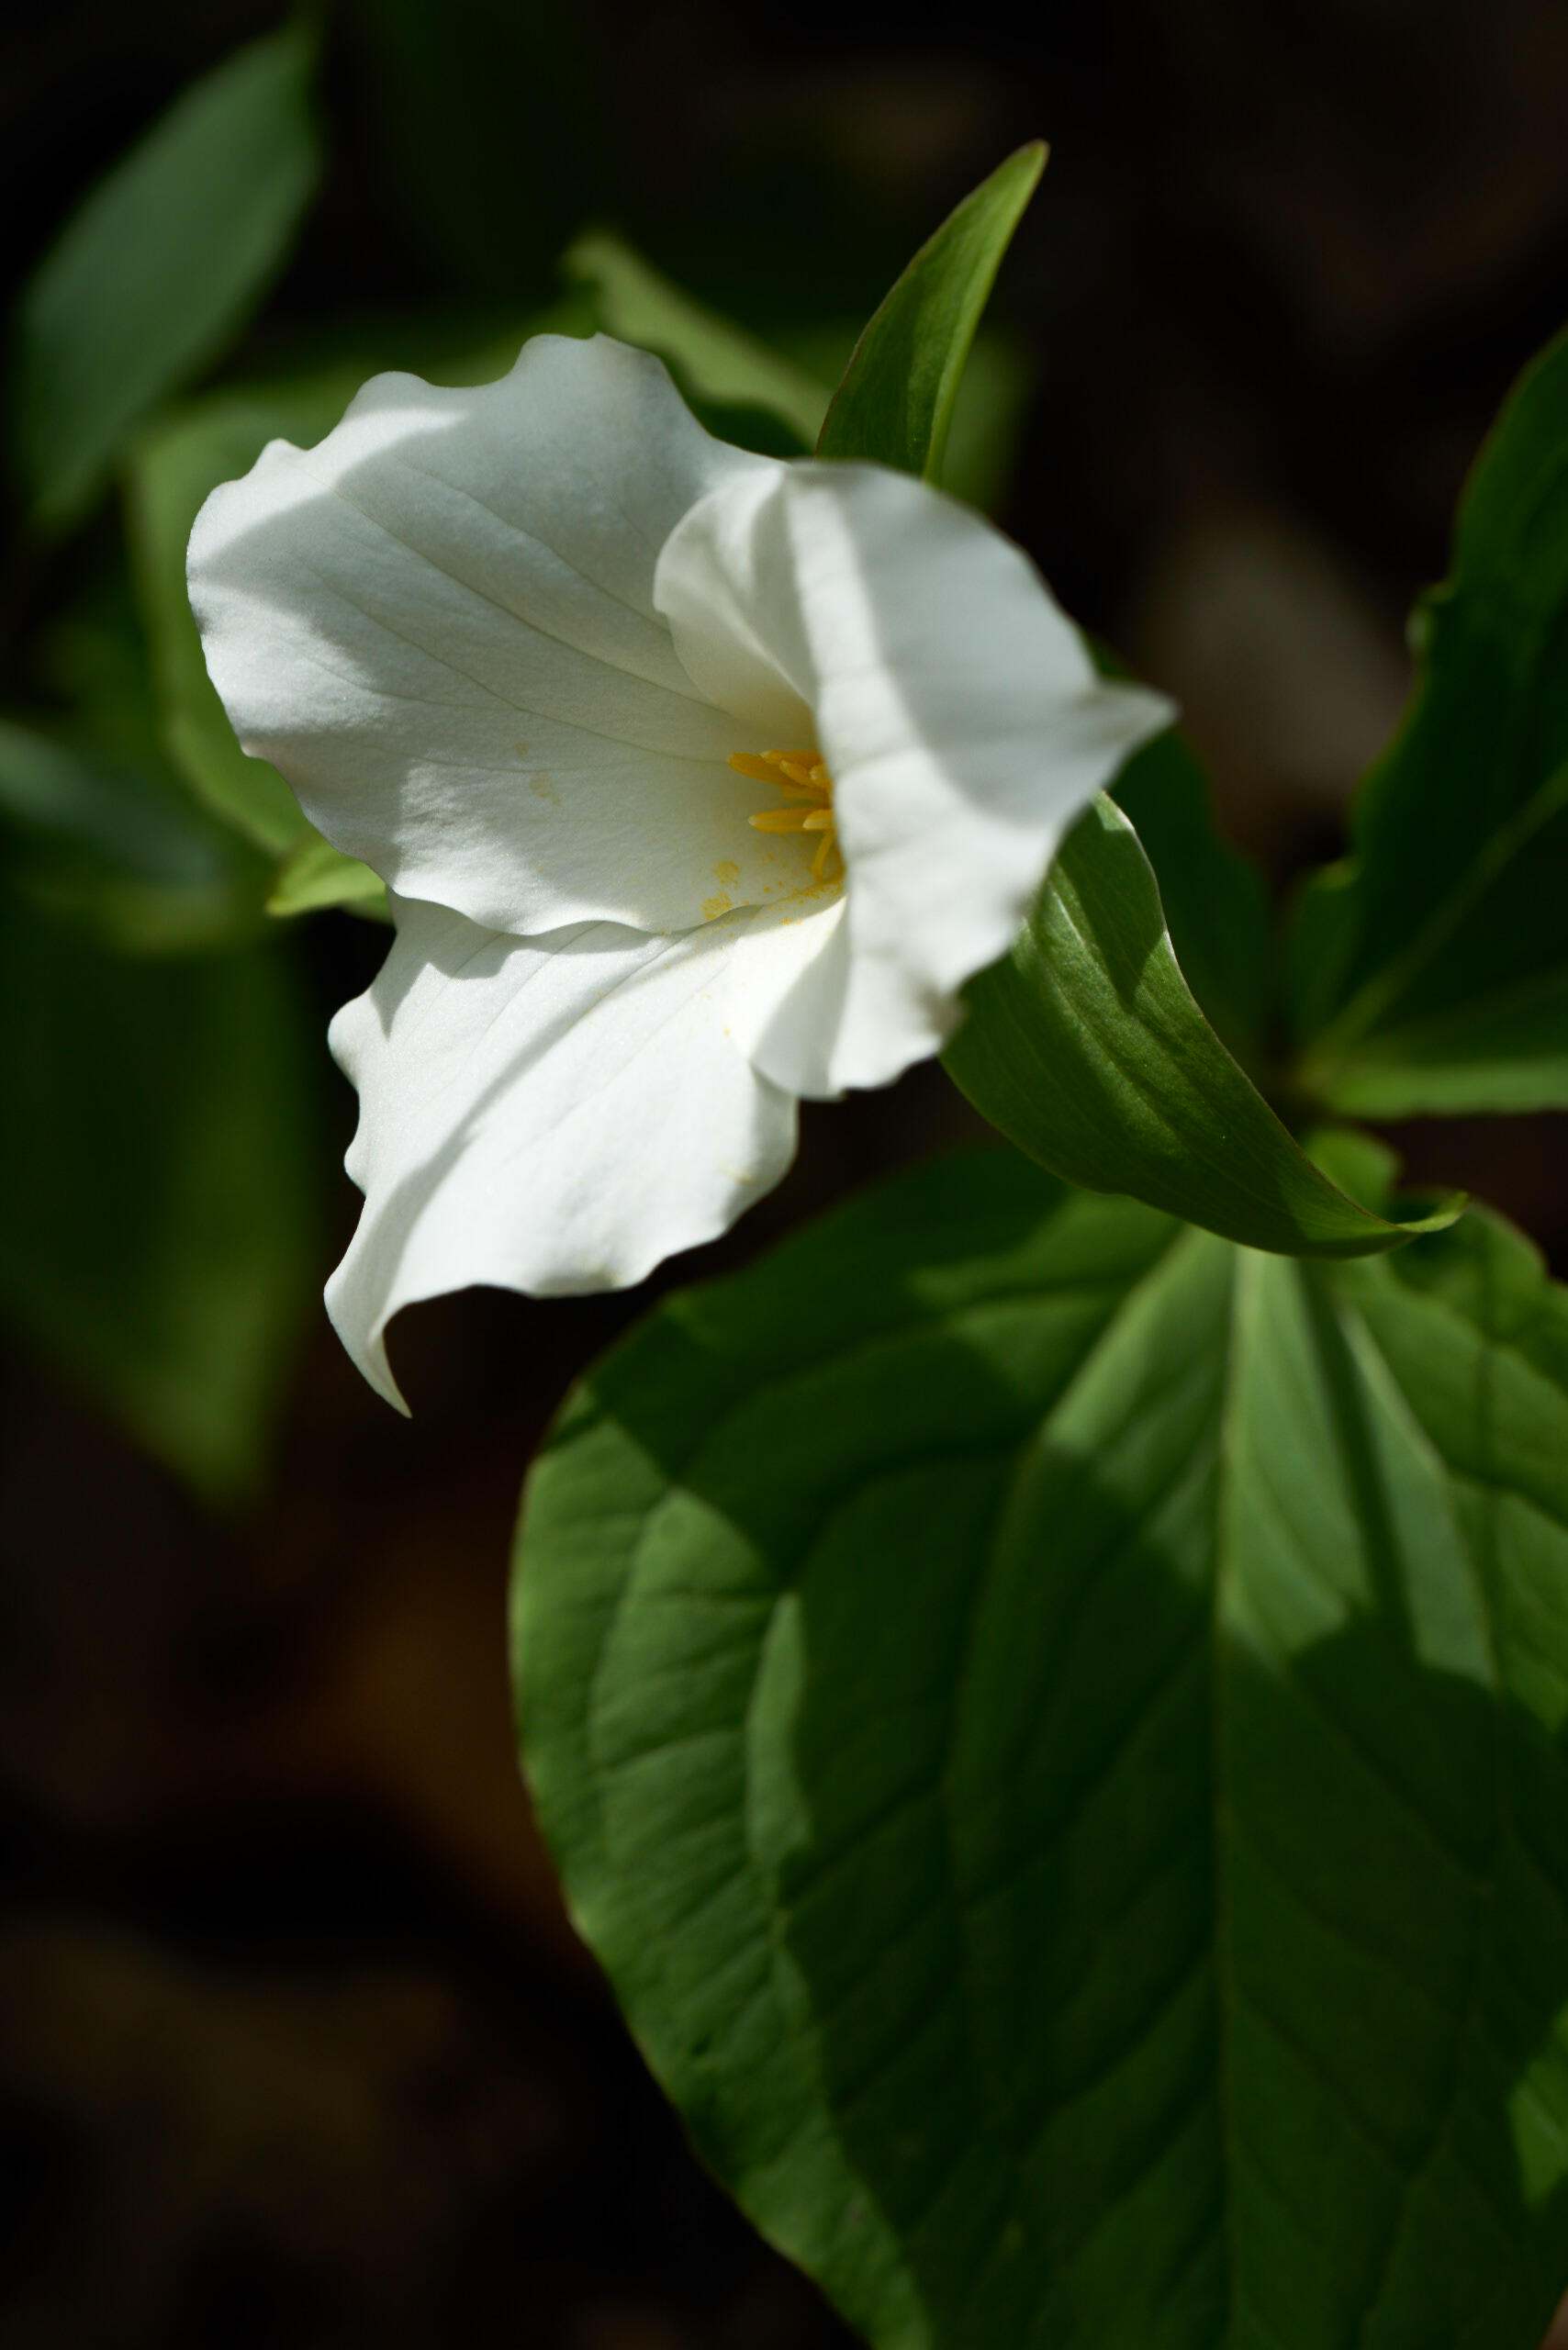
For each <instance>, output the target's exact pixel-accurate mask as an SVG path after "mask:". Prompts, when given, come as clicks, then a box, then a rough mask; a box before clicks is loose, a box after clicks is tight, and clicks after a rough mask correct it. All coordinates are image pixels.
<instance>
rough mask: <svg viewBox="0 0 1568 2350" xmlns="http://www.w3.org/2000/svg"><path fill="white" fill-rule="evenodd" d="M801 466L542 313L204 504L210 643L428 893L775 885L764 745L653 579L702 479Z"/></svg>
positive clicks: (657, 368)
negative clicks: (699, 681)
mask: <svg viewBox="0 0 1568 2350" xmlns="http://www.w3.org/2000/svg"><path fill="white" fill-rule="evenodd" d="M777 470H778V466H777V464H776V463H775V461H774V460H771V459H768V458H760V457H752V456H748V455H746V454H745V453H742V452H740V451H738V450H734V449H730V448H727V447H725V446H724V444H723V443H722V442H717V441H714V440H712V439H711V437H710V436H709V435H708V434H707V433H706V432H704V431H702V429H701V427H700V425H699V424H697V423H696V421H695V420H694V419H693V418H692V417H691V416H690V415H689V412H688V410H687V408H685V406H684V404H683V403H682V401H681V399H680V397H679V396H678V393H677V392H676V390H675V387H674V386H673V385H672V384H671V383H670V380H669V377H668V375H666V372H665V370H664V368H663V367H662V366H661V365H660V364H659V363H658V361H657V360H655V359H651V358H649V357H648V356H647V354H646V353H643V352H634V351H632V350H629V349H627V348H626V346H625V345H623V344H621V343H617V342H612V341H609V340H608V339H607V338H605V337H603V336H599V337H597V338H595V340H593V341H590V342H577V341H570V340H567V339H565V338H563V337H560V336H555V335H542V336H539V337H537V338H536V339H535V340H534V341H532V342H530V343H528V344H526V345H525V347H524V349H523V351H522V353H521V357H520V358H519V360H518V363H517V364H516V366H515V367H514V368H513V369H512V371H511V373H510V375H506V376H504V377H503V378H502V379H501V381H500V382H499V383H496V384H486V385H482V386H478V387H477V388H473V389H466V390H461V391H442V390H437V389H434V388H432V387H431V386H430V385H428V384H424V383H421V382H420V381H419V379H418V378H417V377H415V376H412V375H379V376H377V377H375V380H374V381H373V382H371V383H369V384H367V385H366V386H364V390H363V391H362V392H360V394H359V395H358V397H356V398H355V400H354V401H353V405H352V406H351V408H349V410H348V413H347V415H346V416H345V417H344V418H343V420H342V423H341V424H339V425H338V426H337V427H336V429H335V430H334V431H331V432H330V433H329V434H328V435H327V438H326V439H325V440H324V441H323V442H320V443H319V445H318V446H317V447H316V448H314V449H310V450H300V449H296V448H293V447H291V446H290V445H289V444H288V443H287V442H281V441H279V442H273V443H272V445H271V446H270V447H269V448H268V449H266V450H265V451H264V452H263V454H262V456H261V457H260V459H259V460H258V461H257V463H256V464H255V466H254V467H253V469H252V472H251V473H249V474H248V475H247V476H245V478H244V480H243V481H240V482H231V483H229V484H227V485H226V486H225V487H223V488H221V489H218V490H216V491H214V493H213V495H212V497H211V498H208V500H207V504H206V505H205V506H204V507H203V509H202V510H201V513H200V515H199V516H198V517H197V520H196V529H195V531H194V532H193V533H192V537H191V548H190V566H189V567H190V589H191V600H192V603H193V605H194V607H195V609H196V617H197V619H198V620H199V621H200V623H201V628H202V634H203V638H204V641H205V644H206V648H207V666H208V667H209V668H210V670H211V673H212V677H213V680H214V683H215V684H216V685H217V687H218V692H219V693H220V694H221V695H222V697H223V700H224V703H225V705H226V707H227V709H228V711H229V715H230V719H231V720H232V722H233V724H234V728H235V731H236V733H238V735H239V737H240V739H241V742H242V743H243V744H244V746H245V748H246V749H247V750H248V751H251V752H253V753H254V754H255V755H257V756H258V757H261V758H266V759H270V760H271V761H272V762H273V764H274V767H278V768H280V769H281V770H282V772H283V773H284V774H285V775H286V777H287V778H288V779H289V781H290V782H291V783H292V784H293V785H294V787H295V789H296V790H297V793H298V795H299V798H300V800H301V802H302V804H303V805H304V807H305V810H306V812H307V813H308V815H309V816H310V817H311V818H312V820H313V821H314V822H316V823H317V824H319V827H320V829H321V830H322V831H323V832H324V833H325V834H327V836H328V838H329V839H330V840H331V841H333V842H335V843H336V845H338V846H339V847H340V848H342V849H346V850H347V851H348V852H349V853H350V855H351V856H360V857H363V858H364V860H365V862H366V863H367V864H368V865H371V866H373V867H375V870H376V872H378V873H379V874H380V875H381V876H382V877H383V878H384V879H386V881H388V882H390V883H391V884H392V885H393V886H394V887H395V888H396V889H397V890H398V891H399V892H400V893H401V894H402V895H404V896H412V897H419V898H423V899H428V900H431V901H435V902H437V903H439V904H442V905H449V906H453V907H455V908H456V909H458V911H460V912H464V913H466V914H469V915H471V916H472V917H473V918H474V919H475V920H476V921H479V922H485V923H492V924H494V925H496V926H498V927H500V928H505V929H509V930H512V931H516V932H530V931H533V932H537V931H543V930H548V929H553V928H555V927H558V926H559V925H560V924H562V923H566V922H571V921H577V920H580V919H584V918H588V917H597V918H601V919H605V920H612V921H618V922H625V923H633V925H635V926H636V927H637V928H639V929H644V930H666V929H678V928H682V927H685V926H687V925H689V924H690V923H697V922H700V921H702V920H704V919H705V918H706V917H707V914H708V913H709V912H711V901H713V900H714V899H715V898H716V897H718V896H719V895H720V894H721V893H722V894H723V895H724V896H725V897H727V899H728V901H729V902H730V903H731V904H733V905H743V904H756V903H760V902H762V901H763V900H764V899H765V897H767V895H768V893H769V890H770V889H771V890H774V891H777V890H778V879H777V875H776V871H775V869H774V867H773V866H772V865H770V863H769V861H768V859H767V856H766V855H765V854H764V846H765V845H764V843H763V841H762V838H761V836H760V835H758V834H756V833H755V832H754V831H752V830H751V829H750V827H749V826H748V824H747V822H746V818H747V816H748V814H749V813H750V811H751V809H752V807H753V806H754V805H755V788H748V787H746V786H745V785H744V784H743V783H742V782H741V781H740V779H739V778H737V777H735V776H734V775H733V774H732V773H731V772H730V771H729V769H728V768H727V767H726V765H725V761H726V759H727V758H728V755H729V754H730V753H731V752H732V751H734V750H737V749H744V748H745V747H747V746H746V744H745V743H743V742H741V741H740V740H739V739H738V738H737V736H736V733H735V729H734V722H733V720H732V719H730V718H729V717H728V716H727V715H726V714H724V713H723V712H722V711H719V710H716V709H714V708H713V707H712V706H711V702H710V700H709V699H707V698H705V697H704V696H703V695H702V694H701V693H700V691H699V690H698V689H697V688H694V687H693V685H692V682H691V679H690V678H689V676H688V675H687V672H686V670H685V669H684V668H683V666H681V664H680V662H679V661H678V659H677V657H676V655H675V652H674V649H673V647H672V645H671V643H670V637H669V631H668V628H667V625H666V622H665V621H663V620H662V619H661V618H660V617H659V615H658V614H657V613H656V612H655V609H654V603H653V580H654V566H655V561H656V559H657V556H658V553H659V549H660V547H661V546H662V545H663V543H664V542H665V540H666V538H667V536H668V535H669V532H671V530H672V529H673V528H674V527H675V525H676V523H677V522H678V520H680V518H681V516H682V515H683V514H684V513H686V512H687V510H688V509H689V508H690V506H691V505H692V504H693V503H694V502H695V501H696V500H697V499H699V498H701V497H702V496H703V495H704V494H705V493H706V492H707V491H709V490H710V489H711V488H712V487H714V485H715V484H718V483H721V482H725V481H732V480H734V479H737V478H739V477H740V476H743V475H745V474H757V475H759V476H766V477H768V478H771V476H773V474H774V473H775V472H776V471H777ZM718 867H724V868H725V871H724V873H723V875H722V877H721V876H720V875H719V874H718V873H717V871H716V868H718Z"/></svg>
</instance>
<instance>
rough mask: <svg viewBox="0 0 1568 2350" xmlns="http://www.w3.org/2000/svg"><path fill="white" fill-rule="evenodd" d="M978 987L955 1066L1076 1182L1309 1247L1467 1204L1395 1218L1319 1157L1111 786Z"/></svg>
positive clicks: (1277, 1242) (1385, 1230)
mask: <svg viewBox="0 0 1568 2350" xmlns="http://www.w3.org/2000/svg"><path fill="white" fill-rule="evenodd" d="M967 1002H968V1013H967V1017H966V1018H965V1021H964V1024H963V1025H962V1027H961V1028H960V1029H959V1031H958V1035H957V1037H956V1038H955V1039H954V1041H953V1043H952V1044H951V1045H950V1046H948V1047H947V1050H946V1054H945V1056H944V1058H945V1060H946V1066H947V1068H948V1069H949V1070H950V1071H951V1073H952V1075H953V1076H954V1077H955V1078H956V1079H957V1080H958V1083H959V1085H961V1086H962V1088H963V1090H964V1091H965V1092H966V1093H967V1094H968V1095H969V1099H970V1101H971V1102H974V1104H975V1106H976V1108H977V1109H979V1110H981V1111H983V1112H984V1113H985V1115H986V1116H987V1117H988V1118H989V1119H990V1120H991V1124H992V1125H995V1126H997V1127H999V1128H1000V1129H1001V1131H1002V1133H1003V1134H1004V1135H1006V1136H1007V1137H1008V1139H1009V1140H1010V1141H1012V1142H1015V1143H1017V1144H1018V1145H1019V1147H1020V1148H1022V1149H1024V1150H1026V1151H1027V1152H1028V1153H1029V1155H1030V1157H1031V1158H1037V1159H1038V1160H1039V1161H1040V1163H1041V1164H1042V1165H1043V1166H1046V1167H1048V1168H1050V1169H1053V1171H1054V1172H1055V1173H1057V1174H1058V1175H1065V1176H1067V1177H1068V1178H1069V1179H1070V1181H1073V1182H1075V1183H1081V1184H1083V1185H1085V1186H1086V1187H1088V1188H1090V1189H1092V1190H1094V1191H1099V1192H1131V1193H1132V1194H1133V1195H1134V1196H1135V1197H1137V1198H1138V1199H1141V1200H1147V1201H1148V1202H1150V1203H1152V1204H1153V1205H1154V1206H1156V1207H1161V1208H1166V1209H1170V1210H1173V1211H1174V1212H1175V1213H1177V1214H1181V1215H1184V1216H1186V1217H1187V1219H1188V1220H1189V1222H1191V1223H1193V1224H1201V1225H1206V1226H1207V1227H1208V1228H1209V1229H1210V1230H1211V1231H1215V1232H1221V1233H1224V1234H1225V1235H1226V1237H1227V1238H1229V1239H1232V1240H1240V1241H1245V1242H1246V1243H1247V1244H1248V1245H1249V1247H1251V1248H1277V1249H1281V1250H1282V1251H1284V1252H1285V1253H1286V1254H1287V1255H1293V1256H1301V1257H1359V1256H1365V1255H1369V1254H1372V1253H1373V1252H1375V1251H1377V1250H1380V1249H1383V1248H1397V1247H1398V1246H1399V1244H1400V1242H1401V1241H1403V1240H1406V1239H1408V1238H1409V1237H1410V1236H1411V1235H1412V1234H1413V1233H1415V1232H1418V1231H1430V1230H1433V1229H1435V1228H1438V1227H1439V1226H1441V1225H1446V1224H1451V1223H1452V1221H1453V1218H1454V1216H1455V1214H1457V1212H1458V1211H1457V1208H1456V1207H1455V1206H1452V1205H1448V1206H1442V1207H1439V1209H1437V1210H1436V1211H1435V1212H1434V1213H1432V1214H1428V1215H1427V1216H1426V1217H1424V1218H1421V1219H1419V1220H1412V1221H1409V1222H1406V1223H1404V1224H1389V1223H1386V1222H1385V1221H1384V1220H1383V1218H1382V1217H1381V1216H1376V1215H1372V1214H1369V1213H1368V1212H1367V1211H1366V1210H1365V1209H1364V1208H1361V1207H1358V1206H1357V1205H1356V1203H1354V1202H1353V1201H1352V1200H1350V1199H1347V1198H1346V1196H1345V1194H1344V1193H1343V1192H1340V1191H1338V1189H1337V1188H1336V1187H1335V1185H1334V1184H1332V1183H1331V1182H1329V1181H1328V1180H1327V1177H1326V1176H1324V1175H1323V1174H1322V1173H1320V1171H1319V1170H1318V1169H1317V1168H1316V1167H1315V1166H1314V1165H1313V1163H1312V1161H1311V1160H1310V1159H1309V1158H1307V1157H1306V1155H1305V1152H1304V1151H1303V1150H1302V1149H1301V1147H1300V1146H1299V1144H1297V1143H1296V1142H1295V1141H1294V1140H1293V1138H1292V1136H1290V1134H1289V1133H1288V1132H1287V1130H1286V1128H1285V1127H1284V1126H1283V1125H1281V1123H1280V1121H1279V1119H1278V1118H1277V1117H1276V1116H1275V1115H1274V1113H1273V1112H1272V1111H1271V1109H1270V1108H1269V1107H1268V1105H1267V1103H1266V1102H1264V1101H1263V1100H1262V1098H1261V1096H1260V1094H1259V1093H1258V1092H1257V1091H1256V1090H1255V1088H1254V1087H1253V1085H1252V1082H1251V1080H1249V1078H1248V1077H1247V1075H1246V1074H1245V1072H1244V1071H1243V1070H1242V1069H1241V1068H1240V1066H1239V1064H1238V1062H1237V1061H1235V1060H1233V1059H1232V1057H1231V1056H1230V1054H1229V1053H1228V1052H1227V1051H1226V1048H1225V1046H1223V1045H1222V1044H1221V1043H1220V1041H1219V1038H1218V1037H1217V1036H1216V1035H1215V1032H1214V1030H1213V1029H1212V1028H1211V1027H1210V1026H1209V1024H1208V1022H1207V1021H1206V1020H1205V1019H1204V1015H1203V1013H1202V1012H1201V1011H1200V1010H1199V1008H1198V1005H1197V1003H1196V1002H1195V1001H1194V999H1193V995H1192V993H1191V991H1190V990H1189V989H1188V987H1187V984H1186V981H1185V980H1184V979H1183V978H1182V972H1181V969H1180V968H1179V967H1178V965H1177V961H1176V957H1175V955H1174V953H1173V951H1172V949H1171V945H1170V934H1169V933H1168V932H1167V930H1166V927H1165V921H1164V915H1163V912H1162V910H1161V907H1160V902H1159V890H1158V888H1157V887H1156V885H1155V879H1154V874H1153V871H1152V869H1151V868H1150V866H1149V863H1148V858H1147V857H1146V856H1145V855H1144V853H1143V851H1142V849H1141V848H1140V847H1139V846H1138V843H1137V835H1136V834H1134V832H1133V830H1132V827H1131V825H1130V824H1129V823H1128V822H1127V820H1126V817H1125V816H1124V815H1122V814H1120V813H1119V812H1118V811H1117V810H1116V809H1115V808H1114V806H1113V805H1112V803H1111V802H1110V801H1109V800H1101V801H1100V803H1099V805H1098V806H1097V807H1096V808H1093V809H1091V811H1089V813H1088V814H1087V815H1086V816H1084V817H1082V818H1081V820H1080V822H1079V823H1078V825H1077V827H1076V828H1075V830H1074V831H1073V832H1072V833H1071V834H1070V836H1069V838H1068V840H1067V842H1066V844H1065V845H1064V846H1063V848H1062V850H1061V852H1060V854H1059V855H1058V857H1057V860H1056V863H1055V865H1054V866H1053V867H1052V868H1051V871H1050V874H1049V876H1048V878H1047V881H1046V885H1045V887H1044V889H1043V890H1041V892H1040V898H1039V902H1038V904H1037V906H1036V910H1035V912H1034V914H1033V916H1032V917H1031V919H1030V921H1029V923H1028V924H1027V926H1026V927H1025V930H1024V932H1023V934H1021V936H1020V938H1019V940H1018V944H1017V946H1015V947H1014V951H1013V953H1012V954H1011V956H1009V957H1007V958H1006V959H1005V960H1004V961H1003V962H1001V963H998V964H995V965H994V966H993V967H992V968H991V969H990V970H989V971H984V972H982V973H981V974H980V978H979V979H973V980H971V981H970V983H969V991H968V998H967Z"/></svg>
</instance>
